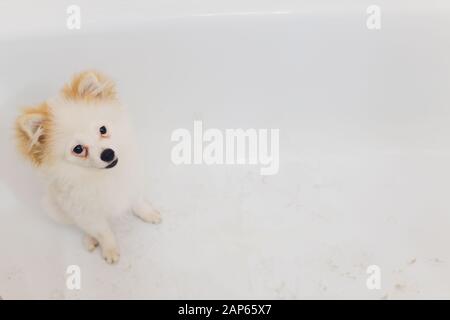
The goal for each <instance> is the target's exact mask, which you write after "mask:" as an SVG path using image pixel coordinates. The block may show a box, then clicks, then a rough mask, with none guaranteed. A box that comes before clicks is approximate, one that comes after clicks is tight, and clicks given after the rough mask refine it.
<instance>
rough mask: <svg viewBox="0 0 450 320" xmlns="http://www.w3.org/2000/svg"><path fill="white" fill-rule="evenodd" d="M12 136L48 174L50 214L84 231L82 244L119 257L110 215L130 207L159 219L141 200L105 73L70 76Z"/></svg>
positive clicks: (128, 130) (129, 137) (127, 130)
mask: <svg viewBox="0 0 450 320" xmlns="http://www.w3.org/2000/svg"><path fill="white" fill-rule="evenodd" d="M102 127H104V128H103V130H101V129H100V128H102ZM105 129H106V130H105ZM102 131H103V132H102ZM105 131H106V133H105ZM16 135H17V141H18V147H19V150H20V151H21V152H22V153H23V154H24V155H25V156H26V157H27V158H28V159H29V160H31V162H32V163H34V164H35V165H36V167H37V168H38V169H39V170H40V171H41V172H42V173H43V175H44V176H45V178H46V181H47V183H48V185H47V194H46V198H45V199H44V203H45V207H46V209H47V211H48V213H49V215H50V216H51V217H53V218H54V219H56V220H58V221H60V222H65V223H73V224H75V225H77V226H78V227H79V228H80V229H82V230H83V231H84V233H85V238H84V243H85V245H86V247H87V249H88V250H90V251H91V250H93V249H95V247H96V246H97V245H100V247H101V249H102V254H103V257H104V258H105V260H106V261H107V262H108V263H114V262H116V261H118V259H119V248H118V246H117V242H116V240H115V236H114V234H113V232H112V230H111V227H110V225H109V218H110V217H111V216H112V215H115V214H121V213H123V212H127V211H129V210H131V211H133V212H134V214H136V215H137V216H138V217H140V218H142V219H143V220H144V221H146V222H151V223H158V222H160V215H159V212H157V211H156V210H154V209H153V208H152V206H151V205H150V204H149V203H148V202H147V201H145V200H144V199H143V198H142V195H141V191H142V188H141V186H140V183H139V180H140V176H141V175H140V170H139V168H140V165H139V163H138V162H139V161H138V160H139V158H138V157H137V148H136V146H135V145H134V143H135V139H134V138H133V134H132V127H131V125H130V123H129V121H128V118H127V115H126V112H125V110H124V108H123V107H122V105H121V104H120V102H119V100H118V98H117V95H116V90H115V86H114V84H113V82H112V81H111V80H109V79H108V78H107V77H105V76H103V75H102V74H100V73H98V72H93V71H88V72H83V73H80V74H78V75H76V76H75V77H74V78H73V80H72V81H71V82H70V83H69V84H67V85H65V86H64V88H63V89H62V91H61V93H60V94H59V95H58V96H57V97H56V98H53V99H50V100H48V101H47V102H45V103H42V104H40V105H38V106H36V107H31V108H27V109H25V110H24V111H23V112H22V114H21V115H20V116H19V117H18V118H17V121H16ZM76 146H81V149H82V152H81V153H79V154H78V153H77V151H80V148H78V149H76ZM107 149H108V150H109V157H105V156H104V151H105V150H107ZM111 150H113V151H114V152H113V153H111ZM102 155H103V156H102ZM112 155H113V156H112ZM111 157H113V158H111ZM102 158H103V160H102Z"/></svg>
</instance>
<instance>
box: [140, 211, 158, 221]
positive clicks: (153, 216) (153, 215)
mask: <svg viewBox="0 0 450 320" xmlns="http://www.w3.org/2000/svg"><path fill="white" fill-rule="evenodd" d="M139 217H140V218H141V219H142V220H144V221H145V222H148V223H153V224H158V223H161V220H162V219H161V213H159V211H156V210H154V209H151V210H149V211H146V212H144V213H143V214H141V215H140V216H139Z"/></svg>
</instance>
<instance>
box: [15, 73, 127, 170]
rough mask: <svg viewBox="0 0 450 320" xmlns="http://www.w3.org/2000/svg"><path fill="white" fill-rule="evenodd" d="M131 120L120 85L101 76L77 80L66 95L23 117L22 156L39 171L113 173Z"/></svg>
mask: <svg viewBox="0 0 450 320" xmlns="http://www.w3.org/2000/svg"><path fill="white" fill-rule="evenodd" d="M126 122H127V121H126V118H125V114H124V113H123V112H122V107H121V105H120V104H119V102H118V99H117V97H116V94H115V87H114V84H113V83H112V82H111V81H110V80H109V79H107V78H105V77H104V76H102V75H101V74H99V73H95V72H84V73H81V74H79V75H76V76H75V77H74V79H73V80H72V82H71V83H69V84H67V85H66V86H65V87H64V88H63V90H62V91H61V95H60V96H59V97H58V98H56V99H54V100H52V101H49V102H46V103H43V104H41V105H39V106H37V107H33V108H28V109H25V110H24V111H23V113H22V114H21V115H20V116H19V117H18V119H17V122H16V132H17V137H18V141H19V146H20V149H21V150H22V152H23V153H24V154H25V155H26V156H27V157H28V158H29V159H30V160H31V161H32V162H34V163H35V164H36V165H42V164H54V163H67V164H71V165H76V166H78V167H82V168H91V169H92V168H94V169H102V170H103V169H111V168H114V167H115V166H116V165H117V164H118V163H119V159H120V152H121V149H122V148H123V147H124V146H126V144H127V139H128V134H127V132H128V130H127V125H126Z"/></svg>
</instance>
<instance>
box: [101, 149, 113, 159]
mask: <svg viewBox="0 0 450 320" xmlns="http://www.w3.org/2000/svg"><path fill="white" fill-rule="evenodd" d="M100 159H102V160H103V161H105V162H110V161H113V160H114V150H113V149H105V150H103V151H102V154H101V155H100Z"/></svg>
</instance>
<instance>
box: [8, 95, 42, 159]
mask: <svg viewBox="0 0 450 320" xmlns="http://www.w3.org/2000/svg"><path fill="white" fill-rule="evenodd" d="M49 126H50V112H49V108H48V106H47V104H45V103H44V104H42V105H40V106H38V107H34V108H28V109H25V110H24V111H23V112H22V114H21V115H20V116H19V117H18V118H17V120H16V136H17V140H18V147H19V149H20V150H21V151H22V153H23V154H24V155H25V156H27V157H28V158H29V159H30V160H31V161H33V162H34V163H36V164H40V163H41V162H42V161H43V159H44V157H45V155H46V149H47V145H46V142H47V141H48V137H47V135H48V132H49Z"/></svg>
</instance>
